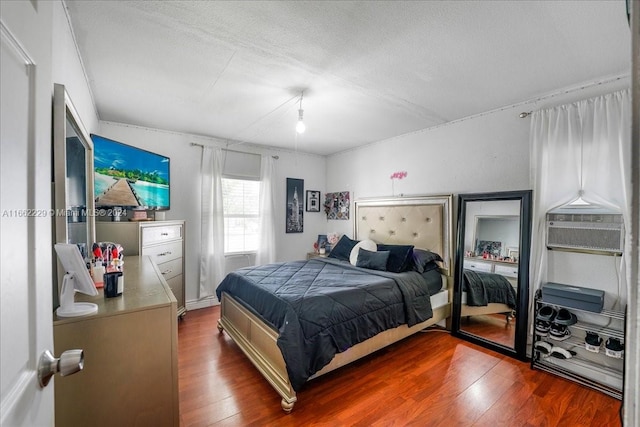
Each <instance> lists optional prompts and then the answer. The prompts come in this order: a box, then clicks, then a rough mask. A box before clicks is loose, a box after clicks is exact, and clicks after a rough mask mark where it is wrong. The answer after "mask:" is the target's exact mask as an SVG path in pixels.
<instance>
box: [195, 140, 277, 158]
mask: <svg viewBox="0 0 640 427" xmlns="http://www.w3.org/2000/svg"><path fill="white" fill-rule="evenodd" d="M191 146H192V147H202V148H204V147H211V146H210V145H204V144H198V143H195V142H192V143H191ZM211 148H213V147H211ZM216 148H217V147H216ZM220 149H221V150H224V151H231V152H232V153H240V154H253V155H254V156H259V154H256V153H247V152H246V151H238V150H231V149H229V148H220ZM271 157H272V158H274V159H275V160H278V159H279V158H280V156H271Z"/></svg>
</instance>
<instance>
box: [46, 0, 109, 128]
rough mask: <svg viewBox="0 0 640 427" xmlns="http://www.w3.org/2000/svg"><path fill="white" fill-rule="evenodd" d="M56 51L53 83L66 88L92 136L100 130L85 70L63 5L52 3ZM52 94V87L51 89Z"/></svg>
mask: <svg viewBox="0 0 640 427" xmlns="http://www.w3.org/2000/svg"><path fill="white" fill-rule="evenodd" d="M52 4H53V33H52V37H51V46H52V49H53V55H52V69H51V79H52V82H53V83H60V84H63V85H64V86H65V88H66V90H67V93H68V94H69V97H70V98H71V101H72V102H73V106H74V107H75V108H76V110H77V112H78V115H79V116H80V120H81V121H82V124H83V125H84V127H85V129H86V130H87V132H89V133H93V132H95V131H96V130H97V129H98V128H99V122H98V113H97V111H96V108H95V105H94V102H93V98H92V96H91V91H90V89H89V84H88V82H87V79H86V78H85V73H84V68H83V66H82V62H81V60H80V56H79V54H78V50H77V48H76V44H75V41H74V38H73V34H72V30H71V27H70V25H69V21H68V19H67V14H66V12H65V8H64V5H63V4H62V2H59V1H56V2H53V3H52ZM51 93H52V94H53V84H52V85H51Z"/></svg>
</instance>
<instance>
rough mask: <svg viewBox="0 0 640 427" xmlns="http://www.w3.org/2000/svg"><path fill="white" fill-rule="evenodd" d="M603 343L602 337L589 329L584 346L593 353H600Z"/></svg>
mask: <svg viewBox="0 0 640 427" xmlns="http://www.w3.org/2000/svg"><path fill="white" fill-rule="evenodd" d="M601 345H602V338H600V335H598V334H596V333H595V332H590V331H587V336H586V337H585V339H584V348H586V349H587V350H588V351H590V352H592V353H600V346H601Z"/></svg>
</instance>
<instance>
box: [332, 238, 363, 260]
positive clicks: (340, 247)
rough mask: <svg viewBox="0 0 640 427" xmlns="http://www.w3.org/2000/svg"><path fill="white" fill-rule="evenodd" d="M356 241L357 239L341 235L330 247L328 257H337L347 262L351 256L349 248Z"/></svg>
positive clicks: (351, 247)
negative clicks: (331, 247)
mask: <svg viewBox="0 0 640 427" xmlns="http://www.w3.org/2000/svg"><path fill="white" fill-rule="evenodd" d="M357 243H358V241H357V240H351V239H350V238H348V237H347V236H345V235H343V236H342V237H341V238H340V240H338V243H336V245H335V246H334V247H333V249H331V252H330V253H329V258H335V259H339V260H341V261H347V262H349V257H350V256H351V249H353V247H354V246H355V245H356V244H357Z"/></svg>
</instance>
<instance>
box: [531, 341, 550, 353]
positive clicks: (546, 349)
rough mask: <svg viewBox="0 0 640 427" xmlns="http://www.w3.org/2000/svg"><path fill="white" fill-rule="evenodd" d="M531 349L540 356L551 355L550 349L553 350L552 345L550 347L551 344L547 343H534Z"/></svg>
mask: <svg viewBox="0 0 640 427" xmlns="http://www.w3.org/2000/svg"><path fill="white" fill-rule="evenodd" d="M533 347H534V348H535V349H536V350H537V351H539V352H540V353H542V354H551V349H552V348H553V345H551V343H548V342H546V341H536V342H535V343H534V344H533Z"/></svg>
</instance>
